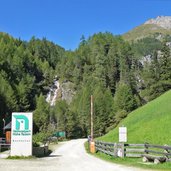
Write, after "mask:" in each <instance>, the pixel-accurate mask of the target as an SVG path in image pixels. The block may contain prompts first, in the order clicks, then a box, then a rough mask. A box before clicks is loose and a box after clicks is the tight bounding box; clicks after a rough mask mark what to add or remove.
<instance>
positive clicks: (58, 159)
mask: <svg viewBox="0 0 171 171" xmlns="http://www.w3.org/2000/svg"><path fill="white" fill-rule="evenodd" d="M85 141H86V140H85V139H78V140H71V141H68V142H65V143H63V145H61V146H59V147H58V148H57V149H56V150H55V151H54V152H53V153H52V154H51V155H50V156H49V157H45V158H39V159H31V160H7V159H0V171H1V170H3V171H142V170H141V169H137V168H132V167H126V166H122V165H118V164H113V163H110V162H106V161H103V160H101V159H98V158H95V157H93V156H91V155H89V154H87V153H86V152H85V149H84V145H83V144H84V142H85Z"/></svg>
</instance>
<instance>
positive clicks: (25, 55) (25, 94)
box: [0, 32, 171, 138]
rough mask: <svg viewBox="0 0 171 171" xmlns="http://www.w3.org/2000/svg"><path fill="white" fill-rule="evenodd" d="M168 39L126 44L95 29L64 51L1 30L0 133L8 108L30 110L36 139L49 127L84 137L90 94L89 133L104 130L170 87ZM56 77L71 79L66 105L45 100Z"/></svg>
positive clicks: (34, 39) (170, 52) (68, 135)
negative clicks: (76, 45) (71, 97)
mask: <svg viewBox="0 0 171 171" xmlns="http://www.w3.org/2000/svg"><path fill="white" fill-rule="evenodd" d="M168 42H169V41H168V40H164V41H163V40H161V41H160V40H157V39H155V38H151V37H150V38H146V39H142V40H141V41H137V42H135V43H131V44H130V43H129V42H126V41H124V40H123V39H122V37H121V36H115V35H113V34H112V33H109V32H105V33H101V32H100V33H97V34H94V35H92V36H90V37H89V38H87V39H85V38H84V36H83V37H82V38H81V41H80V44H79V46H78V48H77V49H76V50H74V51H65V49H63V48H62V47H60V46H58V45H56V44H54V43H53V42H50V41H48V40H46V39H45V38H44V39H37V38H35V37H33V38H31V40H30V41H28V42H26V41H22V40H20V39H15V38H13V37H12V36H9V35H8V34H4V33H1V34H0V83H1V86H0V134H1V133H2V125H3V121H2V119H3V118H5V120H6V121H7V119H8V118H10V117H11V113H12V112H13V111H18V112H26V111H34V133H42V134H40V137H42V138H45V137H46V136H45V134H47V132H48V135H47V137H48V136H49V135H51V134H52V132H54V131H65V132H66V136H67V138H78V137H87V135H89V134H90V96H91V95H93V97H94V113H95V118H94V120H95V123H94V132H95V135H96V136H101V135H104V134H106V133H107V132H108V131H109V130H111V129H112V128H114V127H116V126H117V125H118V123H119V122H120V121H121V120H122V119H123V118H125V117H127V115H128V113H130V112H131V111H133V110H135V109H136V108H138V107H139V106H142V105H143V104H145V103H147V102H149V101H150V100H152V99H155V98H156V97H158V96H159V95H161V94H162V93H164V92H166V91H167V90H170V89H171V72H170V71H171V69H170V66H171V55H170V54H171V50H170V46H169V45H168ZM159 52H160V53H159ZM146 56H147V57H146ZM56 76H57V78H58V81H59V82H60V83H63V82H71V83H72V85H73V89H74V91H75V95H74V97H73V100H72V102H71V103H67V102H66V101H65V100H62V98H60V99H58V100H57V101H56V104H55V106H53V107H52V106H50V105H49V104H48V103H47V102H46V100H45V99H46V96H47V93H48V90H49V89H50V85H51V84H52V82H53V81H54V78H55V77H56ZM5 90H6V91H5ZM6 123H7V122H6ZM38 137H39V136H38Z"/></svg>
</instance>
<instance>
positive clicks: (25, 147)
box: [11, 112, 33, 156]
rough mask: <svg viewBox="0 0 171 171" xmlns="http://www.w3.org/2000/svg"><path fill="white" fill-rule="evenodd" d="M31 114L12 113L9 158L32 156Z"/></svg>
mask: <svg viewBox="0 0 171 171" xmlns="http://www.w3.org/2000/svg"><path fill="white" fill-rule="evenodd" d="M32 134H33V113H18V112H15V113H12V131H11V156H31V155H32Z"/></svg>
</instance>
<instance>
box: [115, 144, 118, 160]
mask: <svg viewBox="0 0 171 171" xmlns="http://www.w3.org/2000/svg"><path fill="white" fill-rule="evenodd" d="M114 156H115V157H117V156H118V145H117V143H114Z"/></svg>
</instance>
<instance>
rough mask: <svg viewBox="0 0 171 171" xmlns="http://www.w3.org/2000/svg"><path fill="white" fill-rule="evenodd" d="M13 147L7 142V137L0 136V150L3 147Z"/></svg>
mask: <svg viewBox="0 0 171 171" xmlns="http://www.w3.org/2000/svg"><path fill="white" fill-rule="evenodd" d="M10 147H11V144H9V143H6V139H5V138H0V152H1V151H2V150H3V149H8V150H9V149H10Z"/></svg>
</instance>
